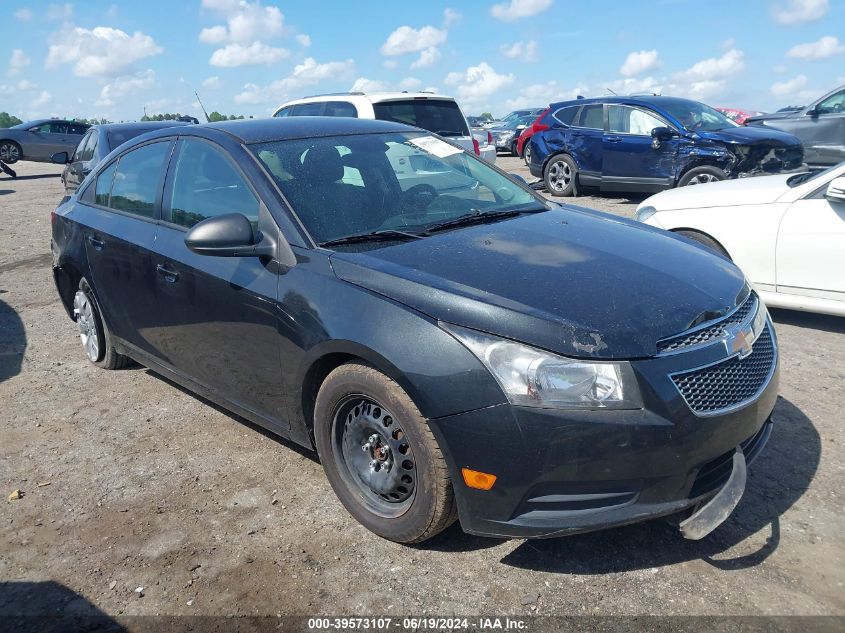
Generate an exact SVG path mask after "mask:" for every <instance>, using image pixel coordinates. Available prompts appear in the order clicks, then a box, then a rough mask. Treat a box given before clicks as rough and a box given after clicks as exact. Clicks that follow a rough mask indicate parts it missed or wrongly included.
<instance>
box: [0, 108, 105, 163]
mask: <svg viewBox="0 0 845 633" xmlns="http://www.w3.org/2000/svg"><path fill="white" fill-rule="evenodd" d="M88 127H89V126H88V124H86V123H78V122H77V121H64V120H60V119H39V120H36V121H27V122H26V123H21V124H19V125H13V126H12V127H10V128H5V129H2V130H0V160H2V161H3V162H4V163H8V164H9V165H12V164H14V163H16V162H18V161H19V160H31V161H34V162H38V163H49V162H50V157H51V156H52V155H53V154H55V153H56V152H62V151H65V152H72V151H73V150H74V148H75V147H76V146H77V145H78V144H79V139H80V138H82V135H83V134H85V132H87V131H88Z"/></svg>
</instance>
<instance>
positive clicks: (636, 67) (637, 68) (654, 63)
mask: <svg viewBox="0 0 845 633" xmlns="http://www.w3.org/2000/svg"><path fill="white" fill-rule="evenodd" d="M660 65H661V61H660V56H659V55H658V54H657V50H656V49H652V50H650V51H634V52H631V53H628V57H626V58H625V62H624V63H623V64H622V66H621V67H620V68H619V74H620V75H622V76H623V77H633V76H634V75H639V74H640V73H644V72H646V71H649V70H653V69H655V68H658V67H659V66H660Z"/></svg>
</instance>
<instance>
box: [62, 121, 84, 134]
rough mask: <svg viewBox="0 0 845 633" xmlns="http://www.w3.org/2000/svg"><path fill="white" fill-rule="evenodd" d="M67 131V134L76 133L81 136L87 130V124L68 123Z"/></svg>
mask: <svg viewBox="0 0 845 633" xmlns="http://www.w3.org/2000/svg"><path fill="white" fill-rule="evenodd" d="M67 131H68V134H78V135H79V136H82V135H83V134H85V132H87V131H88V126H87V125H82V124H81V123H69V124H68V128H67Z"/></svg>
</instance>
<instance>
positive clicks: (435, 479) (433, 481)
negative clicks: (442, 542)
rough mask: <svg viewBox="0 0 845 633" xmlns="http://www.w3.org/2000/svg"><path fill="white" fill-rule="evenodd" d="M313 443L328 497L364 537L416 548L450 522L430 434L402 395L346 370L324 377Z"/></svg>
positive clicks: (451, 509)
mask: <svg viewBox="0 0 845 633" xmlns="http://www.w3.org/2000/svg"><path fill="white" fill-rule="evenodd" d="M314 437H315V441H316V444H317V452H318V454H319V455H320V461H321V462H322V464H323V469H324V470H325V472H326V477H327V478H328V480H329V483H330V484H331V486H332V488H333V489H334V491H335V494H336V495H337V497H338V499H340V502H341V503H342V504H343V505H344V507H345V508H346V509H347V511H348V512H349V513H350V514H351V515H352V516H353V517H354V518H355V519H356V520H357V521H358V522H359V523H361V524H362V525H363V526H364V527H366V528H367V529H368V530H370V531H371V532H374V533H375V534H377V535H379V536H381V537H382V538H385V539H388V540H391V541H395V542H397V543H419V542H422V541H425V540H427V539H429V538H431V537H432V536H434V535H435V534H438V533H439V532H442V531H443V530H444V529H446V528H447V527H449V525H451V524H452V523H453V522H454V521H455V519H456V518H457V509H456V505H455V493H454V491H453V489H452V482H451V480H450V478H449V471H448V468H447V466H446V460H445V459H444V458H443V453H442V452H441V450H440V447H439V446H438V445H437V441H436V440H435V439H434V435H432V433H431V429H429V427H428V424H427V423H426V420H425V418H423V416H422V414H421V413H420V411H419V409H418V408H417V407H416V405H415V404H414V403H413V401H412V400H411V399H410V398H409V397H408V395H407V394H406V393H405V392H404V391H403V390H402V388H401V387H400V386H399V385H398V384H396V383H395V382H394V381H393V380H391V379H390V378H388V377H387V376H385V375H384V374H382V373H381V372H379V371H377V370H376V369H374V368H372V367H370V366H368V365H365V364H363V363H359V362H350V363H347V364H345V365H341V366H340V367H338V368H337V369H335V370H334V371H332V372H331V373H330V374H329V375H328V376H327V377H326V379H325V381H324V382H323V384H322V385H321V386H320V391H319V393H318V394H317V400H316V403H315V407H314ZM394 495H395V498H394Z"/></svg>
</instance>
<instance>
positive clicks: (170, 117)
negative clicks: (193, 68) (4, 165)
mask: <svg viewBox="0 0 845 633" xmlns="http://www.w3.org/2000/svg"><path fill="white" fill-rule="evenodd" d="M181 117H182V115H181V114H179V113H178V112H177V113H176V114H170V113H166V114H151V115H148V114H145V115H144V116H142V117H141V120H142V121H177V120H179V119H180V118H181ZM243 118H246V117H244V115H243V114H240V115H234V114H230V115H228V116H226V115H225V114H220V113H219V112H217V111H216V110H215V111H214V112H212V113H210V114H209V115H208V119H209V121H211V122H212V123H214V122H215V121H235V120H238V119H243ZM249 118H250V119H251V118H252V117H251V116H250V117H249ZM73 120H74V121H78V122H79V123H85V124H87V125H98V124H99V125H105V124H106V123H114V121H109V120H108V119H97V118H93V119H73ZM21 123H23V121H21V120H20V119H19V118H18V117H16V116H14V115H13V114H9V113H8V112H0V129H2V128H7V127H12V126H13V125H20V124H21ZM121 123H123V121H121Z"/></svg>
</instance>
